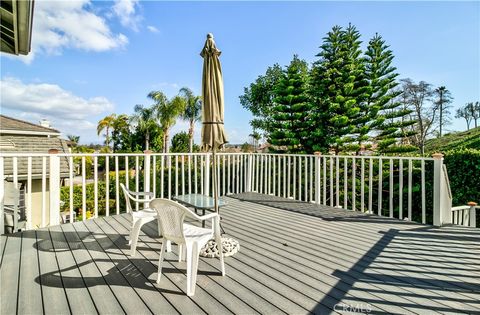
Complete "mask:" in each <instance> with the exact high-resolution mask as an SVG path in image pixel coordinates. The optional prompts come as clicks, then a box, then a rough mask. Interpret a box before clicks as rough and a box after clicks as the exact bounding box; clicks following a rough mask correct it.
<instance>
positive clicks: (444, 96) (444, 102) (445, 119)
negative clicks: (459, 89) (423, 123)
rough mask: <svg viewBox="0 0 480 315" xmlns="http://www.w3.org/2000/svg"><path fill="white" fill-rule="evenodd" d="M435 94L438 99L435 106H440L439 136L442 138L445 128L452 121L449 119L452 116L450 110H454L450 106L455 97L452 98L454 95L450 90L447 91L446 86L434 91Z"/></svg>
mask: <svg viewBox="0 0 480 315" xmlns="http://www.w3.org/2000/svg"><path fill="white" fill-rule="evenodd" d="M433 94H434V95H435V96H436V97H437V99H436V100H435V104H436V105H437V106H438V114H439V116H438V118H439V119H438V127H439V134H438V136H439V137H441V136H442V133H443V132H442V131H443V127H445V126H446V125H448V124H449V123H450V119H449V116H448V115H450V111H449V109H450V108H452V106H451V105H450V103H451V102H452V100H453V97H452V94H451V93H450V91H449V90H447V88H446V87H444V86H440V87H438V88H436V89H435V90H434V91H433Z"/></svg>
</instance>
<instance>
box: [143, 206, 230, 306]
mask: <svg viewBox="0 0 480 315" xmlns="http://www.w3.org/2000/svg"><path fill="white" fill-rule="evenodd" d="M150 207H151V208H152V209H155V210H156V211H157V214H158V229H159V231H162V239H161V242H162V249H161V250H160V257H159V260H158V276H157V283H160V278H161V276H162V262H163V259H164V255H165V254H164V252H165V246H166V245H165V244H166V243H167V241H172V242H174V243H176V244H177V245H178V248H179V253H178V256H179V261H181V259H182V254H183V246H185V249H186V260H187V295H188V296H193V295H194V294H195V284H196V282H197V269H198V258H199V257H198V256H199V254H200V249H201V248H202V247H203V246H204V245H205V244H206V243H207V242H208V241H209V240H210V239H212V238H213V237H214V236H215V241H216V243H217V246H218V247H219V248H218V250H219V252H220V253H221V254H220V266H221V270H222V276H225V264H224V262H223V249H222V239H221V235H220V216H219V215H218V213H209V214H207V215H204V216H199V215H197V214H196V213H195V212H193V211H191V210H190V209H188V208H187V207H185V206H183V205H181V204H179V203H177V202H175V201H172V200H168V199H160V198H158V199H154V200H153V201H151V202H150ZM185 217H190V218H192V219H195V220H198V221H204V220H208V219H212V227H211V228H202V227H198V226H194V225H191V224H187V223H184V221H185Z"/></svg>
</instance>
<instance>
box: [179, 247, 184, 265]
mask: <svg viewBox="0 0 480 315" xmlns="http://www.w3.org/2000/svg"><path fill="white" fill-rule="evenodd" d="M182 254H183V245H182V244H178V262H181V261H182Z"/></svg>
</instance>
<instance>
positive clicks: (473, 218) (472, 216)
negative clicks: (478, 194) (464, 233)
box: [468, 201, 477, 228]
mask: <svg viewBox="0 0 480 315" xmlns="http://www.w3.org/2000/svg"><path fill="white" fill-rule="evenodd" d="M468 205H469V206H470V224H469V225H468V226H470V227H474V228H476V227H477V212H476V207H477V203H476V202H473V201H471V202H469V203H468Z"/></svg>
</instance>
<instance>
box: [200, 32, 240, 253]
mask: <svg viewBox="0 0 480 315" xmlns="http://www.w3.org/2000/svg"><path fill="white" fill-rule="evenodd" d="M220 54H221V51H220V50H219V49H217V46H216V45H215V41H214V40H213V35H212V34H211V33H209V34H208V35H207V41H206V42H205V46H204V47H203V49H202V52H201V53H200V55H201V56H202V57H203V75H202V98H203V105H202V149H203V150H205V151H210V150H211V151H212V155H213V174H212V179H213V199H214V203H215V211H216V212H217V213H218V178H217V171H216V170H217V158H216V156H215V152H216V151H217V150H219V149H220V148H221V147H223V145H224V144H225V143H227V137H226V135H225V129H224V126H223V110H224V98H223V76H222V66H221V65H220V59H219V58H218V57H219V56H220ZM222 248H223V250H222ZM239 249H240V244H239V243H238V241H237V240H234V239H232V238H222V244H219V246H218V247H217V246H216V244H215V241H214V240H211V241H209V242H208V243H207V245H206V246H205V247H204V248H202V250H201V252H200V255H202V256H207V257H213V256H215V255H218V254H219V252H218V251H223V253H224V255H225V256H231V255H233V254H235V253H236V252H237V251H238V250H239Z"/></svg>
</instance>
